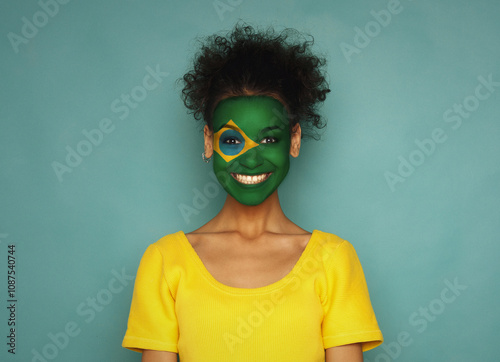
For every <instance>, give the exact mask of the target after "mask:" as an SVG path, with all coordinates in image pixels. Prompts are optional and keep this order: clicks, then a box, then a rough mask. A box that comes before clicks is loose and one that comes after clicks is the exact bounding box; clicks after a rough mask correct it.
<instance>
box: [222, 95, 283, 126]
mask: <svg viewBox="0 0 500 362" xmlns="http://www.w3.org/2000/svg"><path fill="white" fill-rule="evenodd" d="M230 120H232V121H233V122H234V123H236V124H237V125H238V126H239V127H240V128H241V129H242V130H243V131H245V132H249V133H253V132H258V131H259V130H262V129H263V128H266V127H274V126H278V127H279V128H280V129H282V130H286V129H287V127H288V116H287V113H286V110H285V107H284V106H283V104H282V103H281V102H280V101H278V100H277V99H275V98H272V97H269V96H239V97H231V98H226V99H223V100H222V101H220V102H219V104H218V105H217V107H216V108H215V111H214V115H213V128H214V132H217V131H218V130H220V129H221V128H222V127H223V126H224V125H225V124H226V123H227V122H229V121H230Z"/></svg>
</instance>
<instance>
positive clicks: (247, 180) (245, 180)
mask: <svg viewBox="0 0 500 362" xmlns="http://www.w3.org/2000/svg"><path fill="white" fill-rule="evenodd" d="M271 174H272V172H267V173H261V174H260V175H253V176H251V175H242V174H240V173H234V172H231V176H233V177H234V179H235V180H236V181H238V182H240V183H242V184H245V185H255V184H259V183H261V182H264V181H265V180H267V179H268V178H269V176H271Z"/></svg>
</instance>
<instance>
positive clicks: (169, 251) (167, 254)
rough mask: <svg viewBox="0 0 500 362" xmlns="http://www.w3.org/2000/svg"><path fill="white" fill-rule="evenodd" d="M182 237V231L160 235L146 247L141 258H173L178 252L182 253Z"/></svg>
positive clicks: (164, 259)
mask: <svg viewBox="0 0 500 362" xmlns="http://www.w3.org/2000/svg"><path fill="white" fill-rule="evenodd" d="M183 237H184V234H183V232H182V231H178V232H176V233H172V234H167V235H165V236H163V237H161V238H160V239H159V240H157V241H156V242H154V243H152V244H150V245H149V246H148V247H147V249H146V251H145V252H144V256H143V259H161V260H163V261H166V260H169V259H174V260H175V258H176V257H177V256H178V255H179V253H182V242H183Z"/></svg>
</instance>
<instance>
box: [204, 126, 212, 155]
mask: <svg viewBox="0 0 500 362" xmlns="http://www.w3.org/2000/svg"><path fill="white" fill-rule="evenodd" d="M213 136H214V135H213V132H212V131H210V128H209V127H208V125H205V127H204V128H203V138H204V140H205V156H206V157H207V158H210V157H212V155H213V153H214V149H213Z"/></svg>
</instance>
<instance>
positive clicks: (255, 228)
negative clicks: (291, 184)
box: [213, 190, 290, 239]
mask: <svg viewBox="0 0 500 362" xmlns="http://www.w3.org/2000/svg"><path fill="white" fill-rule="evenodd" d="M213 221H215V222H216V224H219V223H220V224H219V226H220V228H221V229H224V230H226V231H238V232H239V233H240V234H241V235H242V236H244V237H247V238H249V239H255V238H256V237H257V236H259V235H262V234H263V233H265V232H273V233H283V232H284V231H285V230H286V227H287V225H289V223H290V220H289V219H288V218H287V217H286V216H285V214H284V213H283V210H282V209H281V205H280V202H279V198H278V190H276V191H274V192H273V193H272V194H271V195H270V196H269V197H268V198H267V199H266V200H264V202H262V203H261V204H259V205H255V206H247V205H244V204H241V203H239V202H238V201H236V200H235V199H234V198H233V197H232V196H231V195H228V196H227V198H226V202H225V203H224V206H223V207H222V210H221V211H220V212H219V213H218V214H217V216H216V217H215V218H214V220H213ZM222 221H223V223H222Z"/></svg>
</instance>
